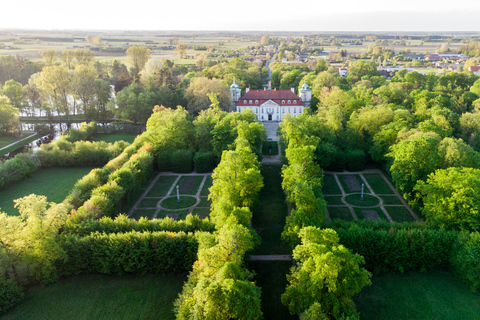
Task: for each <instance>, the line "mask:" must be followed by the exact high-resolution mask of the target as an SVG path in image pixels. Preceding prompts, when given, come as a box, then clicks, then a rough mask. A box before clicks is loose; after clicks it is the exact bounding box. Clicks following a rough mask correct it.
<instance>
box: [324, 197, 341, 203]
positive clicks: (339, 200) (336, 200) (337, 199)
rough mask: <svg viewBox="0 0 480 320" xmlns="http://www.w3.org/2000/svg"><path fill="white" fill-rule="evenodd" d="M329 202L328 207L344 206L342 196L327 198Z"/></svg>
mask: <svg viewBox="0 0 480 320" xmlns="http://www.w3.org/2000/svg"><path fill="white" fill-rule="evenodd" d="M324 198H325V201H327V205H344V204H345V203H343V201H342V196H326V197H324Z"/></svg>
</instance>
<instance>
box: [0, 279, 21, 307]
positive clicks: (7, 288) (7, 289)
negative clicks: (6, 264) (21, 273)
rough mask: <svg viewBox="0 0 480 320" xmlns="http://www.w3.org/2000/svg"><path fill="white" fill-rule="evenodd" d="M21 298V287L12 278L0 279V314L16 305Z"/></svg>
mask: <svg viewBox="0 0 480 320" xmlns="http://www.w3.org/2000/svg"><path fill="white" fill-rule="evenodd" d="M22 298H23V292H22V287H21V286H19V285H18V284H17V283H16V282H15V281H13V280H10V279H9V280H3V279H0V315H2V314H4V313H5V312H7V311H8V310H9V309H10V308H12V307H14V306H16V305H17V304H18V303H19V302H20V301H21V300H22Z"/></svg>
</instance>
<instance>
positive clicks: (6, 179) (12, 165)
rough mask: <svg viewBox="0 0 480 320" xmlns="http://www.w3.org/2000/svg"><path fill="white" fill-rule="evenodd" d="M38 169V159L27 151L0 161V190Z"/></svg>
mask: <svg viewBox="0 0 480 320" xmlns="http://www.w3.org/2000/svg"><path fill="white" fill-rule="evenodd" d="M37 170H38V161H36V159H35V157H34V156H33V155H31V154H29V153H20V154H17V155H16V156H15V157H14V158H13V159H10V160H7V161H5V162H4V163H0V190H1V189H4V188H6V187H8V186H10V185H11V184H13V183H15V182H18V181H20V180H23V179H25V178H26V177H29V176H31V175H32V174H33V173H35V172H37Z"/></svg>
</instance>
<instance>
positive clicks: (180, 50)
mask: <svg viewBox="0 0 480 320" xmlns="http://www.w3.org/2000/svg"><path fill="white" fill-rule="evenodd" d="M186 51H187V45H186V44H183V43H179V44H177V56H178V57H179V58H180V59H183V57H185V54H186Z"/></svg>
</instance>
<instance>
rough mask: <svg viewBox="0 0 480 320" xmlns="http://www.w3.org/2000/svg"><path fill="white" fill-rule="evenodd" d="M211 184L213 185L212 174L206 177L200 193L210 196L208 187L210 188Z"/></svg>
mask: <svg viewBox="0 0 480 320" xmlns="http://www.w3.org/2000/svg"><path fill="white" fill-rule="evenodd" d="M211 186H212V176H207V178H206V179H205V183H204V184H203V188H202V191H201V192H200V195H201V196H208V194H209V193H210V191H208V189H210V187H211Z"/></svg>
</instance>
